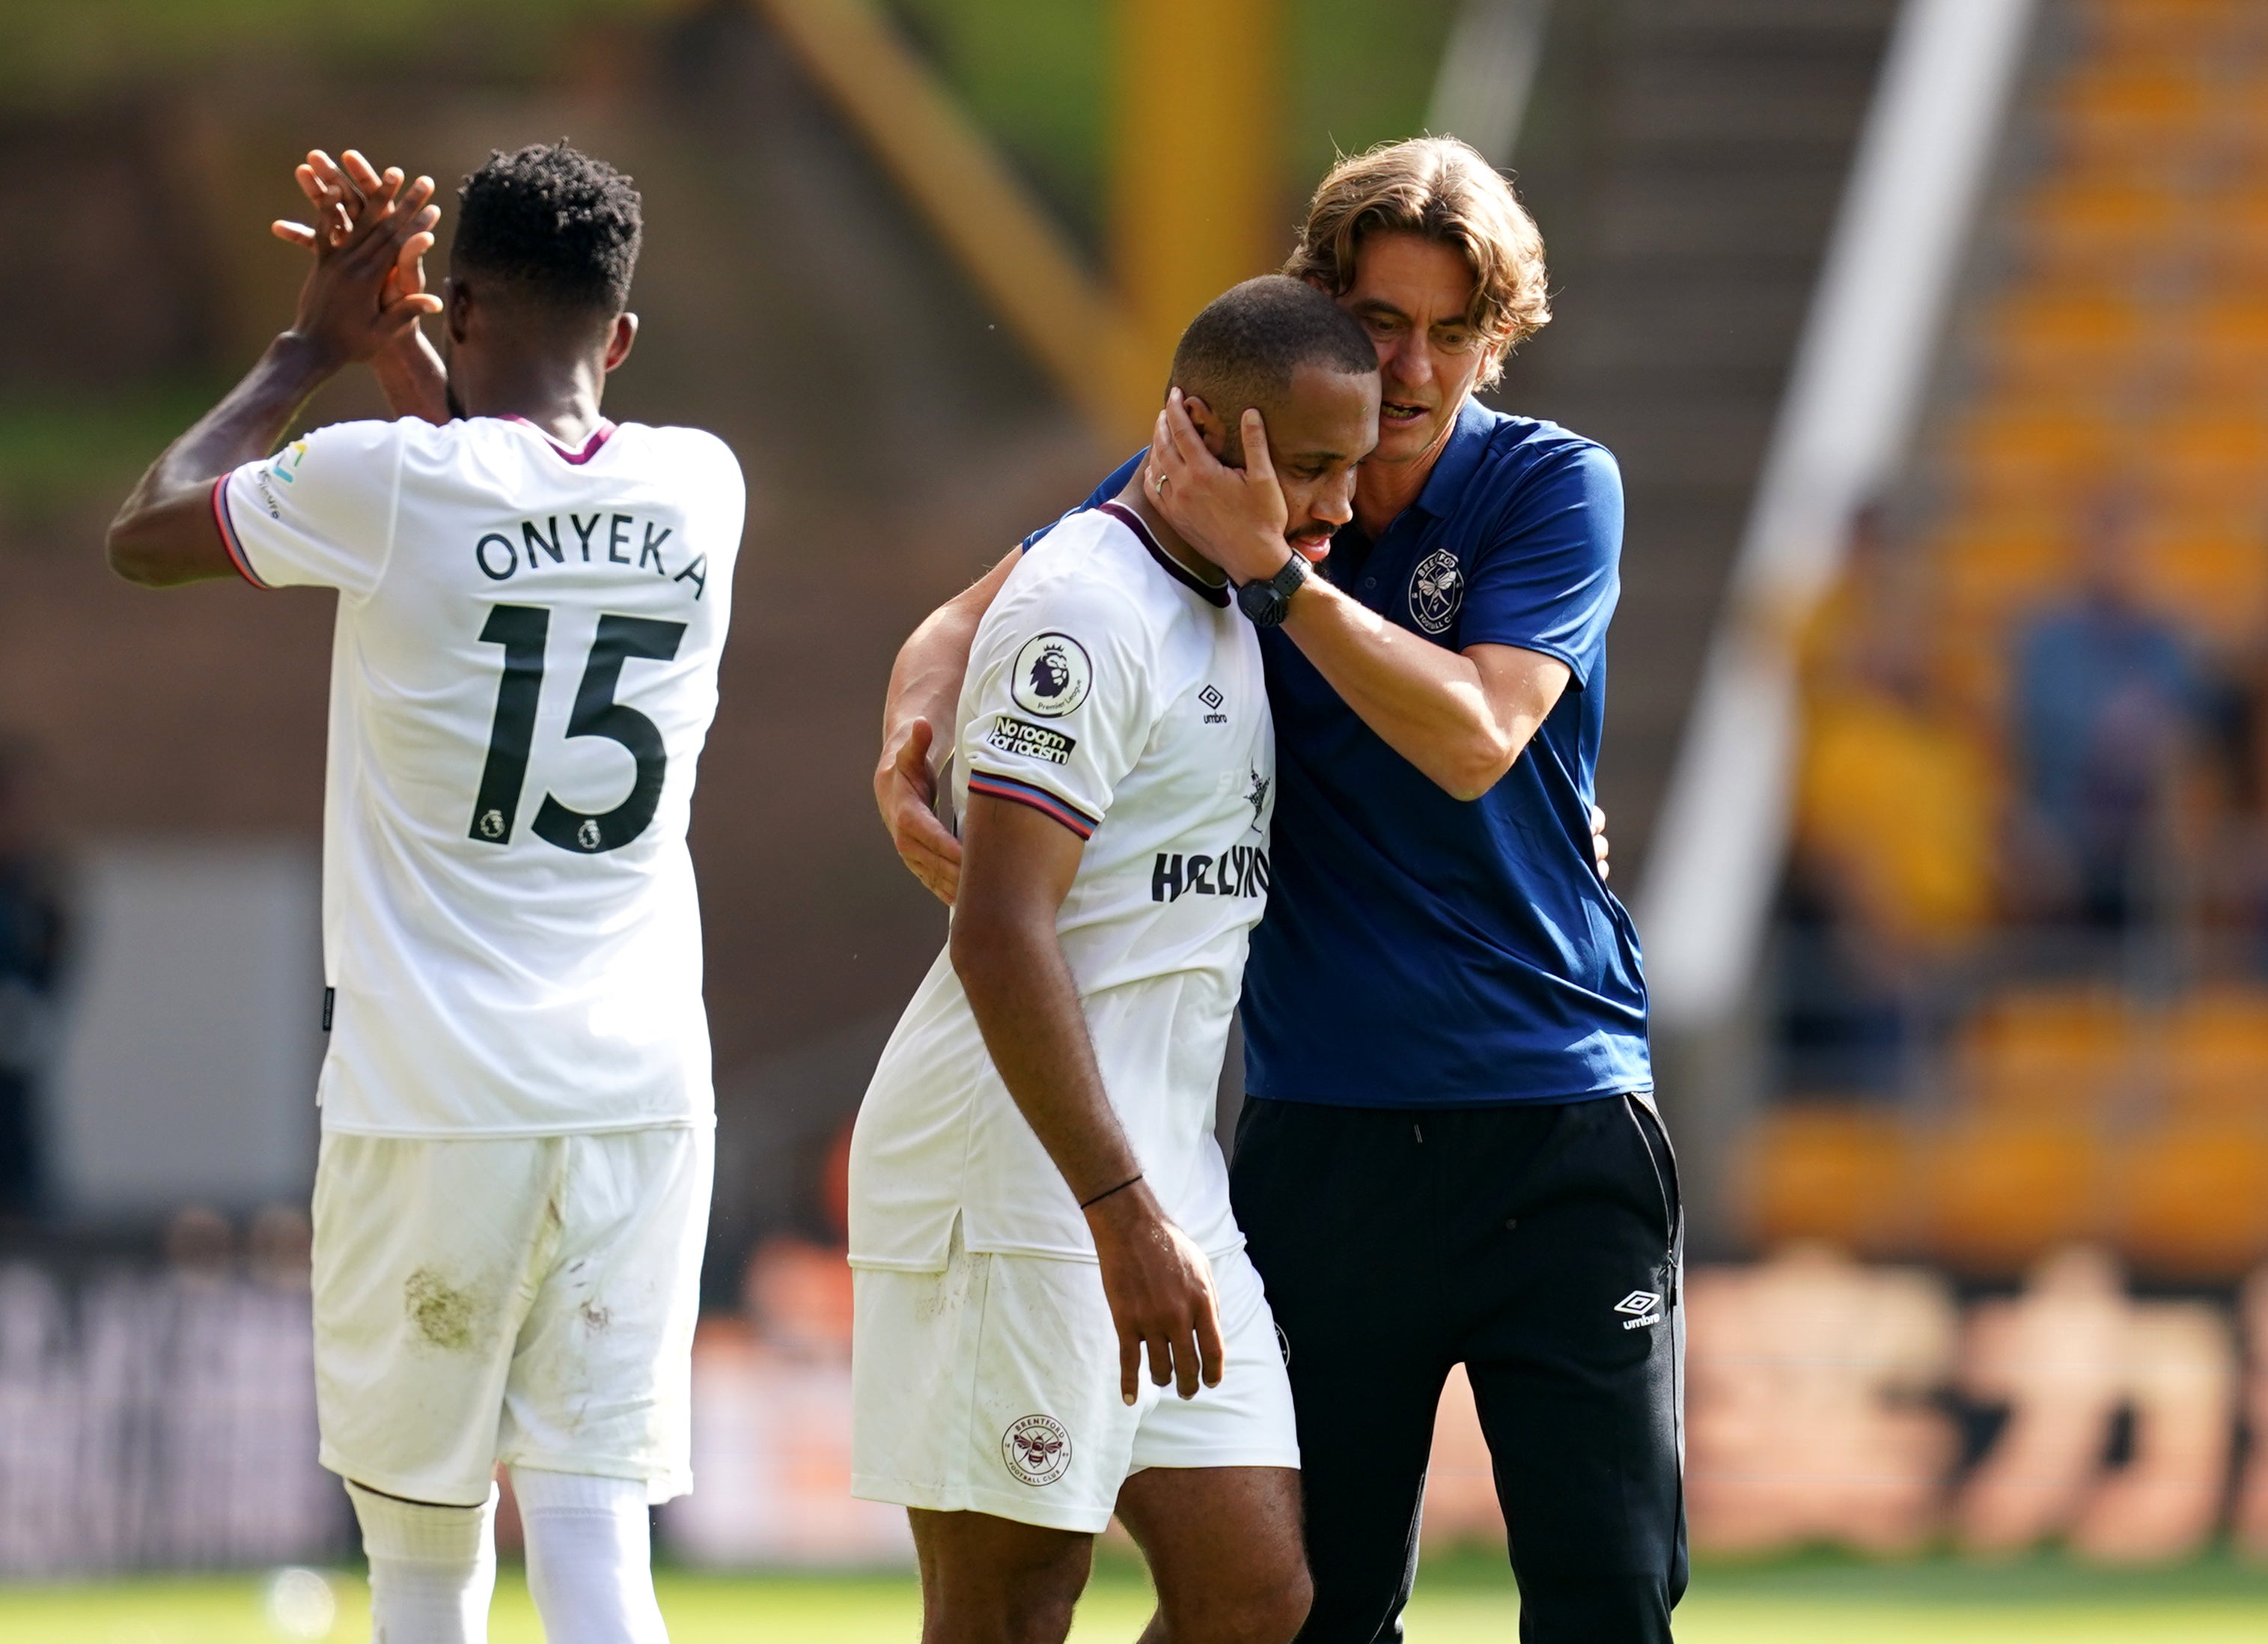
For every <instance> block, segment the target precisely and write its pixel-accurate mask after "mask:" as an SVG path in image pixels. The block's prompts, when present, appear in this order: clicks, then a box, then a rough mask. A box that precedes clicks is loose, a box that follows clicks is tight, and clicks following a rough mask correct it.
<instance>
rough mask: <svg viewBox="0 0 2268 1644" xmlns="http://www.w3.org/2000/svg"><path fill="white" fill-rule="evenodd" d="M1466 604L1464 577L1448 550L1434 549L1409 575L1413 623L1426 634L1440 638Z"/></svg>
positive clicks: (1411, 618)
mask: <svg viewBox="0 0 2268 1644" xmlns="http://www.w3.org/2000/svg"><path fill="white" fill-rule="evenodd" d="M1464 602H1465V573H1464V572H1463V571H1461V570H1459V569H1458V568H1457V557H1456V556H1455V555H1454V554H1452V553H1451V552H1450V551H1449V550H1448V549H1446V548H1440V549H1434V550H1433V552H1432V553H1430V554H1428V555H1426V556H1425V558H1423V559H1421V560H1419V561H1418V569H1417V570H1416V571H1412V572H1410V621H1411V622H1413V623H1417V624H1418V627H1420V628H1422V629H1424V630H1425V631H1426V632H1427V633H1429V634H1438V633H1440V631H1441V630H1443V629H1445V628H1447V626H1448V625H1449V624H1450V623H1453V622H1454V621H1455V620H1456V619H1457V608H1458V607H1459V606H1460V605H1462V604H1463V603H1464Z"/></svg>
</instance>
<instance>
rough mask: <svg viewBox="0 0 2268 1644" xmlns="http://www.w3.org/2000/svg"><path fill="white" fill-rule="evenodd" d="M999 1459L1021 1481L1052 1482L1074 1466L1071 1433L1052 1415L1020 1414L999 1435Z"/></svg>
mask: <svg viewBox="0 0 2268 1644" xmlns="http://www.w3.org/2000/svg"><path fill="white" fill-rule="evenodd" d="M1000 1458H1001V1459H1002V1460H1003V1461H1005V1462H1006V1463H1008V1471H1009V1472H1010V1473H1011V1474H1012V1475H1013V1477H1014V1478H1015V1479H1016V1480H1017V1482H1018V1483H1020V1484H1027V1485H1035V1486H1036V1485H1050V1484H1053V1483H1054V1482H1055V1481H1056V1480H1057V1479H1058V1478H1062V1477H1063V1476H1064V1472H1065V1471H1068V1470H1069V1469H1070V1467H1071V1434H1069V1433H1068V1432H1066V1431H1065V1430H1064V1424H1063V1423H1062V1422H1060V1421H1057V1419H1055V1418H1054V1417H1053V1416H1022V1417H1020V1418H1018V1419H1016V1420H1015V1421H1013V1422H1011V1423H1010V1424H1009V1426H1008V1430H1007V1432H1005V1434H1001V1436H1000Z"/></svg>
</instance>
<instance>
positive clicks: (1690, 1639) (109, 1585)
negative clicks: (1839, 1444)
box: [0, 1558, 2268, 1644]
mask: <svg viewBox="0 0 2268 1644" xmlns="http://www.w3.org/2000/svg"><path fill="white" fill-rule="evenodd" d="M333 1586H334V1589H335V1591H336V1592H337V1594H338V1596H339V1611H338V1617H337V1621H336V1624H335V1626H334V1627H333V1628H332V1630H331V1631H330V1633H328V1635H326V1636H328V1639H330V1640H334V1644H363V1640H367V1639H368V1637H369V1618H368V1614H367V1609H366V1589H364V1588H363V1586H362V1583H361V1581H359V1579H358V1578H357V1577H355V1576H351V1575H338V1576H335V1578H334V1581H333ZM262 1593H263V1584H262V1582H261V1581H260V1580H259V1579H258V1578H255V1577H251V1576H212V1577H201V1578H190V1579H180V1580H121V1581H110V1582H105V1583H101V1584H87V1585H74V1586H32V1585H24V1586H12V1587H8V1586H0V1638H4V1639H6V1640H9V1641H10V1644H263V1641H269V1640H284V1639H287V1638H289V1637H291V1636H292V1635H291V1634H289V1633H283V1632H280V1631H279V1630H278V1629H277V1628H276V1626H275V1625H274V1624H273V1623H272V1622H271V1621H270V1619H269V1615H268V1612H267V1611H266V1609H265V1608H264V1606H263V1602H262ZM661 1596H662V1608H663V1610H664V1611H666V1613H667V1615H668V1618H669V1627H670V1636H671V1638H672V1639H673V1640H674V1644H727V1641H728V1640H729V1641H730V1644H749V1641H750V1640H774V1639H781V1640H786V1639H792V1640H798V1644H910V1641H911V1640H913V1639H914V1638H915V1637H916V1636H917V1617H918V1613H919V1604H918V1599H917V1595H916V1593H915V1591H914V1588H913V1584H912V1582H911V1581H910V1580H909V1579H906V1578H903V1577H898V1576H843V1577H822V1576H781V1575H773V1576H714V1575H696V1574H686V1573H683V1572H666V1573H665V1574H663V1576H662V1578H661ZM1517 1602H1518V1601H1517V1599H1516V1598H1515V1597H1514V1596H1513V1590H1512V1588H1511V1584H1510V1581H1509V1580H1508V1579H1507V1578H1506V1576H1504V1575H1503V1574H1501V1573H1500V1572H1499V1570H1498V1569H1497V1568H1496V1567H1494V1566H1493V1564H1492V1563H1491V1561H1487V1560H1483V1559H1477V1558H1472V1559H1453V1560H1450V1561H1448V1562H1447V1563H1445V1564H1443V1565H1440V1566H1433V1567H1429V1568H1428V1569H1427V1571H1426V1573H1425V1576H1424V1577H1423V1578H1421V1581H1420V1583H1419V1592H1418V1599H1417V1601H1416V1602H1415V1603H1413V1604H1412V1605H1411V1607H1410V1618H1409V1634H1410V1640H1411V1641H1412V1644H1483V1640H1486V1641H1487V1644H1504V1641H1505V1640H1509V1639H1511V1638H1512V1637H1513V1626H1514V1623H1513V1616H1514V1614H1515V1613H1516V1611H1515V1606H1516V1604H1517ZM1148 1607H1149V1589H1148V1587H1147V1585H1146V1583H1145V1581H1144V1580H1143V1577H1142V1575H1141V1573H1140V1572H1139V1570H1138V1569H1134V1568H1130V1567H1125V1566H1123V1565H1116V1564H1113V1565H1108V1566H1105V1567H1102V1568H1101V1569H1099V1570H1098V1571H1097V1574H1096V1578H1095V1581H1094V1586H1093V1587H1092V1588H1090V1589H1089V1590H1088V1594H1087V1596H1086V1600H1085V1601H1084V1603H1082V1604H1081V1605H1080V1608H1079V1625H1078V1627H1077V1629H1076V1630H1075V1631H1074V1632H1073V1633H1072V1637H1073V1639H1074V1640H1078V1641H1079V1644H1103V1641H1104V1640H1116V1641H1117V1644H1125V1641H1126V1640H1131V1639H1132V1638H1133V1636H1134V1635H1135V1633H1137V1632H1138V1631H1139V1630H1140V1627H1141V1624H1142V1621H1143V1618H1145V1615H1146V1614H1147V1613H1148ZM1677 1634H1678V1637H1679V1639H1680V1640H1682V1641H1683V1644H1734V1640H1738V1641H1739V1644H1799V1641H1800V1644H1817V1641H1818V1640H1836V1641H1837V1644H1875V1641H1876V1640H1880V1641H1881V1644H1890V1641H1891V1640H1898V1641H1899V1644H1905V1641H1907V1640H1919V1641H1920V1644H2095V1641H2096V1640H2101V1641H2102V1644H2110V1641H2111V1640H2117V1641H2118V1644H2160V1641H2161V1640H2164V1641H2165V1644H2222V1641H2223V1640H2227V1641H2228V1644H2235V1641H2236V1640H2246V1644H2258V1641H2259V1640H2263V1639H2268V1569H2261V1568H2257V1567H2246V1566H2243V1565H2241V1564H2237V1563H2234V1562H2230V1561H2228V1560H2225V1559H2214V1560H2210V1561H2207V1562H2205V1563H2201V1564H2197V1565H2192V1566H2189V1567H2183V1568H2181V1569H2177V1570H2168V1571H2156V1572H2147V1573H2140V1572H2138V1573H2134V1574H2112V1573H2105V1572H2098V1571H2088V1570H2080V1569H2076V1568H2073V1567H2071V1566H2068V1565H2066V1564H2065V1563H2063V1562H2062V1561H2061V1560H2059V1559H2036V1560H2032V1561H2028V1562H2025V1563H2021V1564H2015V1565H2009V1566H2000V1567H1975V1566H1961V1565H1955V1564H1950V1563H1945V1562H1925V1563H1921V1564H1917V1565H1911V1566H1904V1567H1868V1566H1865V1565H1859V1564H1852V1563H1850V1562H1847V1561H1844V1560H1827V1559H1821V1560H1799V1561H1794V1562H1788V1563H1780V1564H1775V1565H1771V1566H1769V1567H1758V1568H1753V1569H1739V1568H1727V1567H1705V1568H1704V1569H1703V1570H1702V1571H1701V1572H1700V1573H1699V1574H1698V1575H1697V1578H1696V1580H1695V1582H1694V1587H1693V1591H1692V1592H1691V1594H1690V1596H1688V1597H1687V1599H1686V1602H1685V1603H1683V1605H1681V1606H1680V1607H1679V1610H1678V1614H1677ZM300 1636H305V1634H301V1635H300ZM541 1637H542V1632H541V1628H540V1627H539V1626H537V1625H536V1620H535V1612H534V1609H533V1607H532V1606H531V1605H530V1604H529V1603H528V1600H527V1586H526V1584H525V1582H524V1581H521V1579H520V1577H519V1572H518V1571H516V1570H513V1569H507V1570H506V1571H505V1572H504V1578H503V1580H502V1581H500V1582H499V1583H498V1586H497V1605H496V1611H495V1618H494V1622H493V1625H492V1627H491V1630H490V1638H491V1639H492V1640H494V1641H495V1644H536V1640H540V1639H541Z"/></svg>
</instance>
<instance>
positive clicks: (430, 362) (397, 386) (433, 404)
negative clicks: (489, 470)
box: [269, 149, 452, 423]
mask: <svg viewBox="0 0 2268 1644" xmlns="http://www.w3.org/2000/svg"><path fill="white" fill-rule="evenodd" d="M292 177H293V179H294V181H297V182H298V185H299V192H300V193H302V194H304V195H306V197H307V203H308V204H309V205H310V206H312V207H313V208H314V222H313V224H307V223H295V222H291V221H288V220H284V219H278V220H277V221H276V222H275V223H273V224H271V225H269V232H272V233H274V234H275V236H276V238H277V239H278V240H282V241H283V242H284V244H286V245H288V246H297V247H299V248H300V249H301V250H303V251H306V252H309V253H312V254H314V255H315V256H316V257H317V258H318V260H319V261H320V258H321V256H322V255H323V254H325V253H326V252H335V251H337V250H339V249H341V248H342V247H343V246H344V245H345V243H346V241H347V240H348V239H349V238H350V236H351V235H352V234H353V233H354V232H356V230H357V228H359V227H362V226H364V225H367V224H370V223H372V222H383V221H387V220H389V219H391V218H393V217H395V216H397V215H399V214H400V213H401V212H404V211H414V210H423V209H424V207H425V203H426V202H427V201H428V200H430V199H431V196H432V193H433V183H432V179H431V178H429V177H420V178H418V179H417V181H416V182H414V183H411V184H410V185H409V191H408V192H407V193H404V192H403V190H402V181H403V173H402V171H401V167H400V166H387V168H386V169H385V170H384V171H382V172H381V171H379V169H378V168H377V167H376V166H372V164H371V163H370V161H369V160H368V159H365V158H364V157H363V155H362V153H361V151H359V150H357V149H348V150H347V151H345V152H344V153H342V155H341V156H340V157H339V159H335V160H334V159H332V158H331V157H330V156H329V155H328V154H326V153H325V152H324V151H322V150H320V149H312V150H310V151H308V154H307V158H306V159H304V160H303V161H301V162H300V163H299V165H298V166H297V167H296V168H295V169H294V170H293V172H292ZM413 196H414V198H413ZM412 240H416V236H413V237H412ZM432 243H433V238H432V236H431V234H430V233H428V234H425V235H424V236H423V240H422V242H420V243H415V244H412V243H411V242H409V241H405V242H404V245H403V248H402V250H401V253H400V254H399V255H398V256H397V258H396V260H395V262H394V266H393V267H392V268H391V269H388V270H387V276H386V282H385V284H384V286H383V288H382V289H381V290H380V291H379V296H378V301H379V306H380V308H381V309H382V310H384V309H391V308H393V307H394V306H396V305H398V304H400V303H401V302H403V301H404V300H406V299H412V298H423V297H424V296H425V295H426V287H425V259H424V254H425V251H426V250H427V249H429V248H430V247H431V245H432ZM417 311H418V312H419V313H438V312H439V305H438V301H437V302H435V303H433V304H432V305H431V306H426V305H424V304H422V303H421V304H419V305H418V306H417ZM371 367H372V371H374V372H376V373H377V376H378V380H379V387H381V388H382V389H383V390H384V391H385V394H386V398H387V403H388V404H389V405H390V406H392V407H393V409H394V413H395V414H396V415H397V416H401V417H423V419H424V420H425V421H427V422H429V423H446V422H447V421H449V420H450V417H451V416H452V412H451V410H450V408H449V388H448V373H447V371H446V368H445V367H444V366H443V365H442V363H441V357H440V356H439V355H438V354H437V353H436V352H435V351H434V350H433V345H432V344H431V343H430V342H429V341H427V340H426V336H425V333H424V330H423V328H422V327H419V326H417V325H416V324H411V325H409V326H405V327H403V328H401V330H399V331H398V332H396V333H395V334H394V335H393V336H392V337H391V338H389V339H388V340H387V343H385V344H384V345H382V346H381V347H380V348H379V351H378V352H377V353H376V354H375V355H373V356H372V357H371Z"/></svg>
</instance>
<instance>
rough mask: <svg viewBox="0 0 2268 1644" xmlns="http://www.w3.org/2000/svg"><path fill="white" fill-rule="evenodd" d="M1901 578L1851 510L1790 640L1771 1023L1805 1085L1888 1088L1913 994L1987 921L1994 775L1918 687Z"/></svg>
mask: <svg viewBox="0 0 2268 1644" xmlns="http://www.w3.org/2000/svg"><path fill="white" fill-rule="evenodd" d="M1907 570H1908V567H1907V566H1906V564H1904V561H1903V559H1902V558H1901V557H1899V556H1898V555H1896V553H1895V551H1894V549H1893V545H1892V543H1891V542H1890V540H1889V534H1888V532H1887V530H1886V527H1885V520H1884V516H1883V512H1882V511H1881V509H1880V508H1879V507H1870V508H1868V509H1867V510H1865V511H1863V512H1861V513H1860V514H1859V517H1858V518H1857V519H1856V520H1854V521H1853V522H1852V542H1851V549H1850V557H1849V560H1848V562H1847V564H1846V568H1845V572H1844V574H1843V576H1842V578H1841V579H1839V580H1838V582H1837V586H1835V588H1834V589H1833V590H1832V591H1831V592H1830V594H1829V595H1828V597H1827V598H1826V600H1825V601H1823V602H1822V605H1821V607H1820V609H1819V611H1818V613H1817V615H1816V616H1815V617H1814V618H1813V620H1812V622H1811V623H1810V625H1809V627H1808V630H1807V632H1806V634H1805V636H1804V643H1803V647H1802V651H1803V665H1804V672H1805V675H1806V679H1805V691H1804V697H1805V724H1804V734H1803V747H1802V753H1801V760H1800V767H1799V770H1798V773H1797V783H1796V807H1795V808H1796V827H1795V850H1794V856H1793V863H1792V866H1791V871H1790V875H1789V881H1788V892H1787V900H1786V904H1785V905H1784V908H1783V919H1784V925H1785V928H1786V931H1787V933H1788V939H1789V940H1788V947H1787V950H1786V969H1787V975H1786V988H1785V989H1784V992H1783V997H1784V999H1785V1000H1786V1006H1785V1009H1784V1014H1783V1019H1782V1024H1781V1027H1782V1037H1783V1043H1784V1044H1785V1045H1786V1048H1787V1050H1788V1051H1790V1052H1791V1062H1792V1064H1793V1065H1791V1067H1790V1068H1789V1070H1788V1071H1789V1073H1790V1075H1791V1079H1792V1081H1793V1082H1794V1083H1796V1084H1798V1085H1801V1086H1804V1087H1809V1088H1814V1089H1833V1090H1836V1091H1838V1092H1843V1093H1853V1092H1858V1093H1866V1092H1884V1091H1888V1090H1890V1089H1893V1088H1895V1087H1896V1085H1897V1082H1898V1077H1899V1067H1900V1055H1901V1047H1902V1042H1903V1039H1904V1021H1905V1019H1906V1016H1907V1014H1908V1006H1907V1000H1908V997H1909V995H1910V994H1911V992H1912V990H1913V988H1914V987H1915V985H1916V984H1917V983H1918V981H1919V980H1921V979H1922V978H1923V977H1925V976H1926V972H1927V970H1928V969H1929V967H1930V966H1931V965H1932V963H1933V962H1936V961H1940V960H1942V959H1944V958H1946V957H1948V956H1950V955H1953V954H1955V953H1956V952H1957V951H1959V949H1960V948H1961V947H1963V946H1964V945H1965V944H1966V943H1967V942H1968V941H1969V940H1970V939H1971V938H1973V937H1974V936H1975V935H1976V933H1977V932H1978V931H1979V930H1980V929H1981V928H1982V927H1983V926H1984V925H1985V922H1986V921H1987V920H1988V919H1989V918H1991V917H1992V912H1993V903H1994V894H1993V880H1994V855H1995V850H1994V834H1995V829H1994V821H1993V811H1994V807H1993V784H1992V773H1991V770H1990V768H1989V766H1988V765H1987V764H1986V763H1985V759H1984V757H1983V755H1982V753H1981V751H1980V750H1979V749H1978V748H1977V745H1976V742H1975V739H1974V738H1972V737H1971V736H1970V734H1968V731H1967V729H1966V727H1965V726H1962V724H1961V723H1960V722H1959V721H1958V720H1957V719H1955V718H1954V717H1953V716H1952V715H1950V714H1949V713H1948V712H1947V711H1945V710H1944V709H1943V708H1942V707H1941V706H1940V704H1938V703H1937V702H1936V701H1935V700H1934V699H1933V697H1932V696H1931V694H1930V692H1929V690H1928V689H1927V686H1926V676H1925V668H1924V661H1923V656H1922V652H1921V648H1920V645H1921V637H1922V635H1923V634H1924V633H1925V631H1926V628H1925V625H1924V624H1923V623H1920V622H1919V621H1918V619H1917V618H1918V613H1917V611H1916V610H1915V608H1914V597H1913V595H1914V587H1913V584H1912V579H1911V577H1909V576H1907V575H1906V574H1905V572H1906V571H1907Z"/></svg>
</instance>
